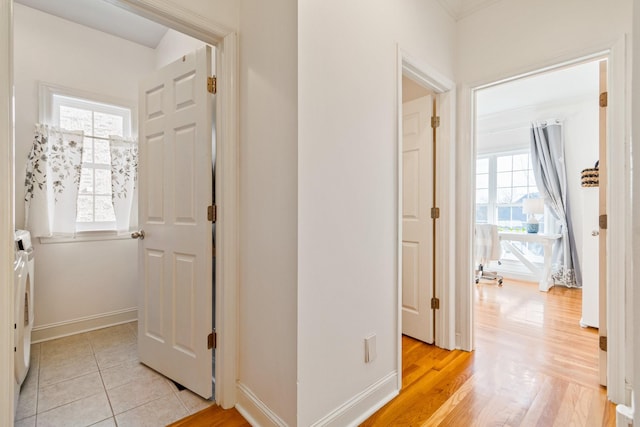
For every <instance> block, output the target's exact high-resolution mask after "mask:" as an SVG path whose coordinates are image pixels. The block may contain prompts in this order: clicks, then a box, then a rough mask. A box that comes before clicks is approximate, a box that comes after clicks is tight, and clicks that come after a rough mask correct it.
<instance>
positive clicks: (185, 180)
mask: <svg viewBox="0 0 640 427" xmlns="http://www.w3.org/2000/svg"><path fill="white" fill-rule="evenodd" d="M210 74H211V49H210V47H208V46H205V47H203V48H201V49H198V51H197V52H193V53H190V54H188V55H185V56H184V57H182V58H181V59H179V60H178V61H176V62H173V63H171V64H169V65H168V66H166V67H164V68H162V69H160V70H158V71H156V72H155V73H154V74H152V75H151V76H149V77H148V78H147V79H145V80H144V81H143V82H141V84H140V91H139V102H140V138H139V141H140V158H139V212H140V227H141V228H142V229H143V230H144V233H145V235H144V238H143V239H141V240H139V255H138V259H139V275H140V277H139V285H138V288H139V289H138V292H139V293H138V319H139V322H138V352H139V357H140V361H141V362H142V363H144V364H146V365H148V366H150V367H152V368H153V369H155V370H157V371H158V372H161V373H162V374H164V375H165V376H167V377H169V378H171V379H173V380H174V381H176V382H178V383H179V384H181V385H183V386H185V387H187V388H188V389H190V390H192V391H194V392H195V393H197V394H199V395H201V396H202V397H205V398H209V397H211V395H212V382H211V378H212V350H211V349H209V348H208V345H207V336H208V335H209V333H210V332H211V325H212V239H211V231H212V225H211V222H210V221H209V220H208V219H207V207H208V206H209V205H210V204H211V203H212V179H211V166H212V165H211V142H212V141H211V138H212V118H213V103H214V98H213V95H212V94H210V93H209V92H208V91H207V77H208V76H209V75H210Z"/></svg>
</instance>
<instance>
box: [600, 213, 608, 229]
mask: <svg viewBox="0 0 640 427" xmlns="http://www.w3.org/2000/svg"><path fill="white" fill-rule="evenodd" d="M607 222H608V221H607V214H604V215H600V216H599V217H598V225H599V226H600V228H601V229H602V230H606V229H607Z"/></svg>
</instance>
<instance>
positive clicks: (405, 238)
mask: <svg viewBox="0 0 640 427" xmlns="http://www.w3.org/2000/svg"><path fill="white" fill-rule="evenodd" d="M432 112H433V97H432V96H431V95H429V96H425V97H422V98H418V99H416V100H413V101H409V102H405V103H404V104H402V135H403V136H402V333H403V334H405V335H408V336H410V337H413V338H416V339H418V340H420V341H424V342H426V343H429V344H432V343H433V315H432V309H431V297H432V296H433V286H432V273H433V271H432V269H433V222H432V219H431V204H432V200H433V174H432V169H431V168H432V164H433V133H432V128H431V115H432Z"/></svg>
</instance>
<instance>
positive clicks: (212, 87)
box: [207, 76, 218, 95]
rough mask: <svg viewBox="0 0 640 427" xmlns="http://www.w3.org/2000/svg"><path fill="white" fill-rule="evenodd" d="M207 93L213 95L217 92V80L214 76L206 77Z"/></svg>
mask: <svg viewBox="0 0 640 427" xmlns="http://www.w3.org/2000/svg"><path fill="white" fill-rule="evenodd" d="M207 92H209V93H213V94H214V95H215V94H216V93H217V92H218V78H217V77H216V76H211V77H207Z"/></svg>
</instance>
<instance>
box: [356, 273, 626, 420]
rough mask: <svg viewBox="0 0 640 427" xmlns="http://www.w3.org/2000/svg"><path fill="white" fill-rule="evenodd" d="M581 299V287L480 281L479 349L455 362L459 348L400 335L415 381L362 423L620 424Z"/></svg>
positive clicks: (407, 368) (409, 375) (406, 367)
mask: <svg viewBox="0 0 640 427" xmlns="http://www.w3.org/2000/svg"><path fill="white" fill-rule="evenodd" d="M581 298H582V294H581V291H580V290H579V289H566V288H559V287H556V288H552V289H551V290H550V291H549V292H548V293H543V292H538V290H537V286H536V285H535V284H533V283H527V282H516V281H511V280H505V284H504V286H503V287H501V288H500V287H497V286H495V285H494V286H491V285H483V286H478V287H476V307H475V314H476V318H475V322H476V323H475V325H476V347H477V348H476V350H475V351H474V352H472V353H466V354H468V355H469V357H468V358H466V359H465V360H464V363H459V362H460V361H461V359H460V358H459V355H458V354H451V355H446V354H443V353H442V350H441V349H435V348H433V347H432V346H429V345H426V344H420V343H418V342H417V341H415V340H412V339H411V338H408V337H403V340H402V342H403V360H404V361H410V365H404V364H403V372H404V373H405V374H406V375H407V377H406V378H407V379H410V381H405V382H404V386H403V390H402V391H401V393H400V395H399V396H398V397H397V398H396V399H395V400H394V401H392V402H390V403H388V404H387V405H385V407H383V408H382V409H380V411H378V412H377V413H375V414H374V415H372V416H371V417H370V418H369V419H368V420H367V421H366V422H365V423H363V424H362V425H363V426H384V427H386V426H405V425H416V426H418V425H419V426H439V425H440V426H452V427H456V426H461V427H467V426H471V425H478V426H483V427H484V426H493V425H509V426H539V427H548V426H552V425H562V426H569V425H575V426H582V425H590V424H594V425H603V426H605V425H615V406H614V405H613V404H612V403H610V402H608V401H607V400H606V390H604V389H602V388H601V387H600V386H599V385H598V352H597V340H598V337H597V330H595V329H593V328H581V327H580V326H579V322H580V318H581V315H582V313H581V303H582V301H581ZM429 349H432V350H433V352H434V353H436V352H437V356H436V355H435V354H434V355H432V356H430V355H429V353H428V350H429ZM451 353H455V352H451ZM418 354H419V355H418ZM434 360H438V361H436V362H434ZM427 361H428V362H427ZM448 364H457V365H458V369H454V370H451V371H449V370H448ZM436 369H442V370H443V371H446V373H447V376H446V377H442V376H441V375H440V372H434V370H436ZM452 379H453V381H452Z"/></svg>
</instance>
